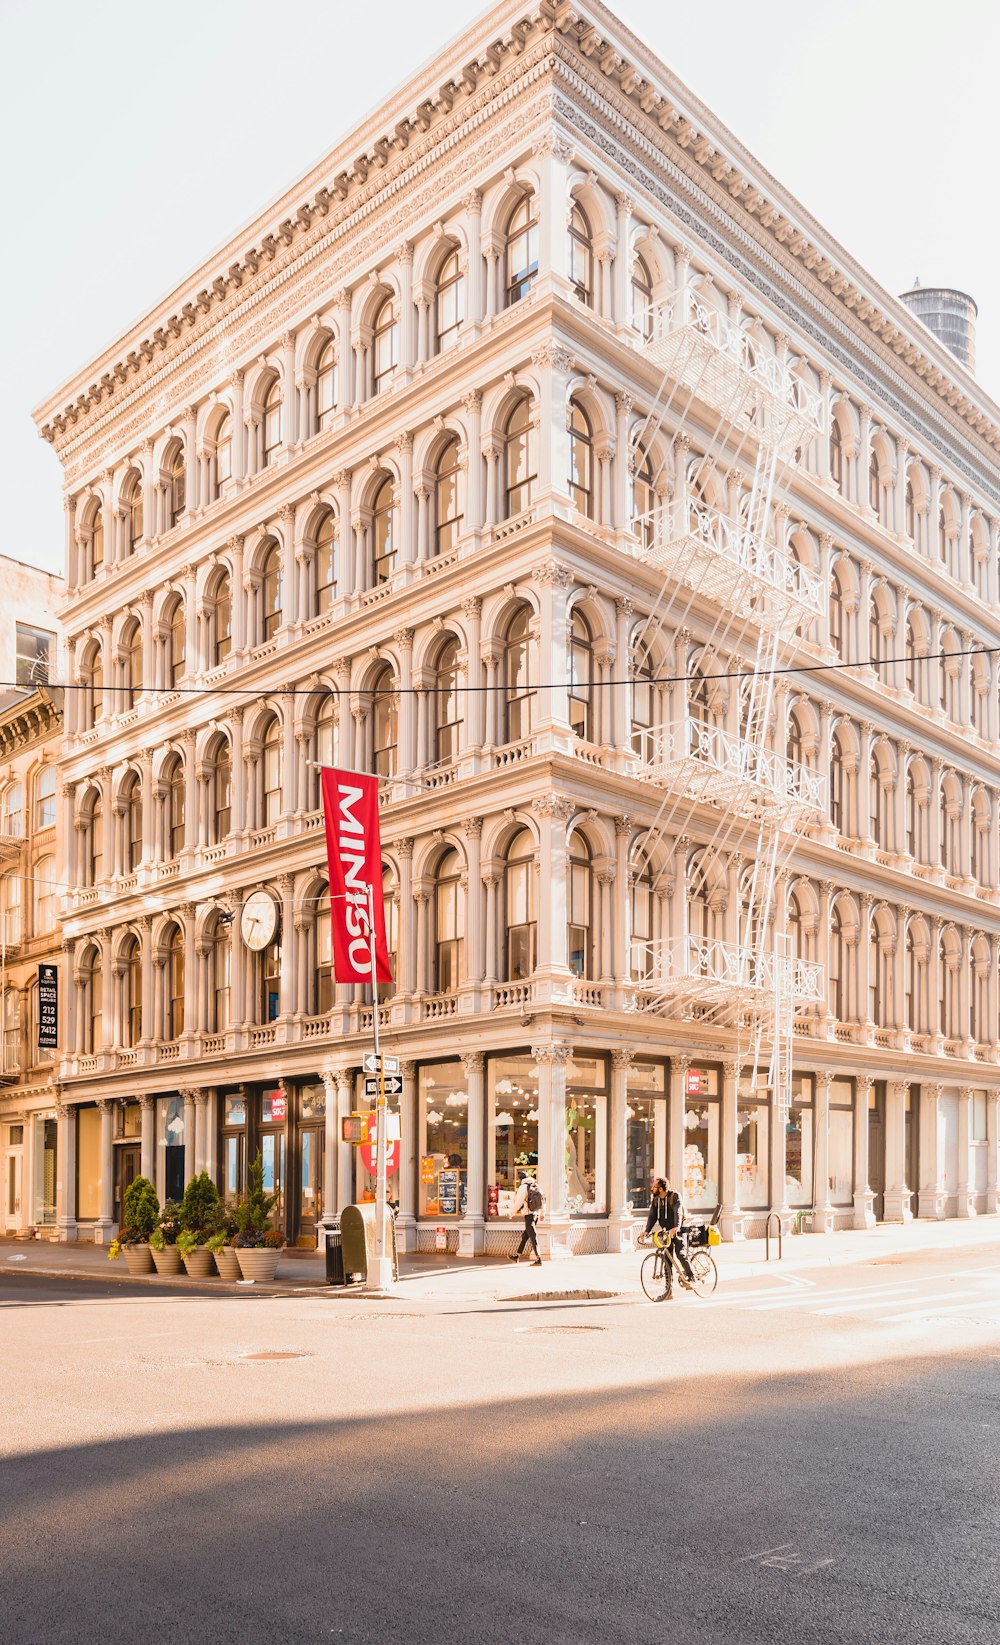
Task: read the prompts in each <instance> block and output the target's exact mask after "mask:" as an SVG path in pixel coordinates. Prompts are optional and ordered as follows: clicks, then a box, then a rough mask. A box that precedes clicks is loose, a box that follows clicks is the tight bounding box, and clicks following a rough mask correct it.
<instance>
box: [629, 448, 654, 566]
mask: <svg viewBox="0 0 1000 1645" xmlns="http://www.w3.org/2000/svg"><path fill="white" fill-rule="evenodd" d="M636 455H637V459H638V460H637V463H636V467H635V468H634V469H633V472H632V484H631V493H632V531H633V534H634V535H635V536H636V537H638V539H639V541H640V542H641V544H642V546H643V548H652V546H653V541H654V526H655V514H654V510H655V508H656V492H655V491H654V490H653V464H652V460H651V458H650V456H649V454H648V452H639V453H637V454H636Z"/></svg>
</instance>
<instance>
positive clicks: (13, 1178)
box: [3, 1127, 24, 1229]
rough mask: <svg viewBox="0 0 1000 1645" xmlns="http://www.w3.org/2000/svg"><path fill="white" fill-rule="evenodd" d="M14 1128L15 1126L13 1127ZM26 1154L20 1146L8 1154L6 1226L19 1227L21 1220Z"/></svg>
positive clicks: (5, 1174) (5, 1188)
mask: <svg viewBox="0 0 1000 1645" xmlns="http://www.w3.org/2000/svg"><path fill="white" fill-rule="evenodd" d="M11 1129H13V1127H12V1128H11ZM23 1160H24V1154H23V1151H22V1150H21V1149H20V1148H12V1149H11V1151H10V1153H9V1154H8V1155H7V1169H6V1171H5V1172H4V1207H3V1211H4V1227H5V1228H8V1229H9V1228H17V1227H18V1226H19V1225H20V1221H21V1182H22V1175H23Z"/></svg>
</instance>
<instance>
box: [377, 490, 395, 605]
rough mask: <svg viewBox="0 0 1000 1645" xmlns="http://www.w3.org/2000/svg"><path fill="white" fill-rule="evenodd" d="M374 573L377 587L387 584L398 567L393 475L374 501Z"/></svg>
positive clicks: (378, 491)
mask: <svg viewBox="0 0 1000 1645" xmlns="http://www.w3.org/2000/svg"><path fill="white" fill-rule="evenodd" d="M372 547H373V554H372V573H373V577H374V582H375V586H376V587H378V585H379V583H387V582H388V581H389V578H390V577H391V575H392V572H393V570H394V568H395V565H396V504H395V496H394V484H393V479H392V475H391V474H387V475H386V476H385V478H384V479H383V480H382V482H381V484H380V485H379V488H378V490H377V491H376V493H375V496H374V498H373V500H372Z"/></svg>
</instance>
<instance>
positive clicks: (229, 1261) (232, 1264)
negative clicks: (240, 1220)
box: [205, 1218, 241, 1285]
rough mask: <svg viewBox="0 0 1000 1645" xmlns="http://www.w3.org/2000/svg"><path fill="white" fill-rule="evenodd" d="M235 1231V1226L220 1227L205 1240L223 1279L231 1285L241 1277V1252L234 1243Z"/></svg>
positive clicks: (206, 1247)
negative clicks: (230, 1227)
mask: <svg viewBox="0 0 1000 1645" xmlns="http://www.w3.org/2000/svg"><path fill="white" fill-rule="evenodd" d="M226 1220H227V1221H229V1220H230V1219H229V1218H227V1219H226ZM235 1231H236V1230H235V1227H233V1228H232V1229H229V1228H220V1229H219V1230H218V1232H217V1233H214V1234H210V1235H209V1237H208V1239H207V1240H206V1241H205V1249H206V1251H211V1253H212V1255H213V1257H214V1258H215V1266H216V1268H218V1270H219V1273H220V1274H221V1275H222V1277H223V1279H227V1280H229V1282H230V1284H231V1285H232V1284H235V1282H236V1281H237V1280H238V1279H239V1278H240V1277H241V1275H240V1257H239V1252H238V1251H237V1249H236V1247H235V1246H234V1245H233V1243H232V1238H233V1234H234V1233H235Z"/></svg>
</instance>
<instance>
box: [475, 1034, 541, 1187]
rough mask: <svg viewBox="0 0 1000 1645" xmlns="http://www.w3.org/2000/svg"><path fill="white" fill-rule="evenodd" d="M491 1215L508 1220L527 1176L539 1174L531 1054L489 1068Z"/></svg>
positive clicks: (501, 1059)
mask: <svg viewBox="0 0 1000 1645" xmlns="http://www.w3.org/2000/svg"><path fill="white" fill-rule="evenodd" d="M488 1101H489V1111H488V1114H487V1125H486V1135H487V1161H486V1214H487V1216H488V1217H509V1216H510V1214H511V1206H512V1205H513V1203H514V1195H515V1194H516V1193H517V1189H518V1184H519V1183H520V1181H521V1178H522V1177H523V1176H524V1174H525V1172H526V1171H528V1170H531V1171H537V1169H538V1070H537V1069H536V1067H535V1064H534V1062H533V1060H532V1058H531V1057H530V1056H528V1054H527V1052H525V1053H524V1054H523V1055H522V1056H510V1057H491V1058H490V1059H489V1064H488Z"/></svg>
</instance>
